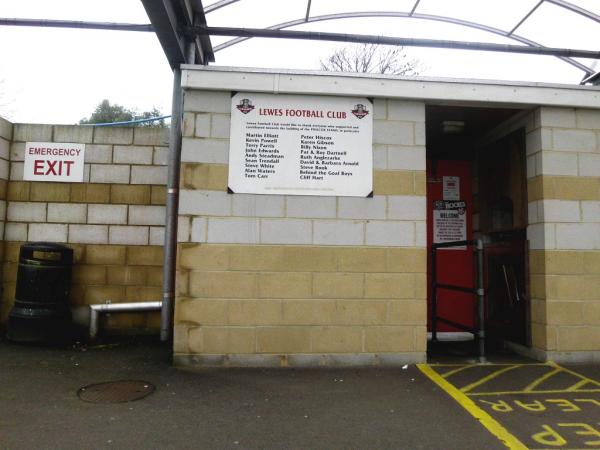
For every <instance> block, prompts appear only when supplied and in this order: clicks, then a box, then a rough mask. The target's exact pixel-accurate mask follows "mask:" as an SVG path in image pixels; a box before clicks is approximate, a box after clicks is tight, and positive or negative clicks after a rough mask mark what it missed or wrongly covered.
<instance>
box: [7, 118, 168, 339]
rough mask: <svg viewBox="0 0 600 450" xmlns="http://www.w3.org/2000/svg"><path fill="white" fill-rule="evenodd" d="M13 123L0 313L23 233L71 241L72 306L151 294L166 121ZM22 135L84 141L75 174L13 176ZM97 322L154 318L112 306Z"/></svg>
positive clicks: (154, 324) (128, 324) (18, 170)
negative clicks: (66, 179)
mask: <svg viewBox="0 0 600 450" xmlns="http://www.w3.org/2000/svg"><path fill="white" fill-rule="evenodd" d="M13 129H14V131H13V135H12V139H11V141H12V142H11V144H10V154H9V155H8V156H9V157H10V171H9V172H10V175H9V178H10V181H9V183H8V188H7V189H6V214H5V219H6V223H5V226H4V247H5V258H4V278H3V287H4V289H3V300H4V301H3V302H2V309H1V311H2V320H3V321H5V320H6V316H7V314H8V312H9V310H10V308H11V306H12V303H13V300H14V289H15V282H16V272H17V264H18V251H19V246H20V244H21V243H23V242H26V241H51V242H58V243H65V244H67V245H68V246H70V247H72V248H73V249H74V250H75V265H74V268H73V286H72V292H71V303H72V304H73V305H74V306H75V307H77V306H84V305H89V304H93V303H103V302H105V301H107V300H111V301H112V302H124V301H148V300H160V299H161V284H162V247H163V240H164V223H165V206H164V205H165V202H166V188H165V183H166V172H167V168H166V161H167V152H168V142H167V138H168V129H164V128H162V129H161V128H112V127H111V128H94V127H85V126H62V125H23V124H15V125H14V127H13ZM28 141H30V142H31V141H35V142H37V141H40V142H71V143H84V144H86V152H85V168H84V182H83V183H44V182H32V181H23V152H24V147H25V142H28ZM1 145H2V144H0V150H1V149H2V147H1ZM0 156H2V154H0ZM0 164H1V163H0ZM0 169H1V166H0ZM7 172H8V170H7ZM1 175H2V172H1V170H0V176H1ZM81 311H82V312H83V313H84V314H85V312H87V308H81ZM75 312H77V308H76V310H75ZM77 317H78V314H76V318H77ZM81 320H82V321H84V320H85V317H82V318H81ZM107 326H108V327H110V328H115V329H125V328H137V329H142V328H148V327H149V328H158V326H159V320H158V314H157V313H147V314H131V315H129V314H114V315H112V316H111V317H110V318H109V319H108V322H107Z"/></svg>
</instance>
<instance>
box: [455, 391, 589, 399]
mask: <svg viewBox="0 0 600 450" xmlns="http://www.w3.org/2000/svg"><path fill="white" fill-rule="evenodd" d="M580 392H581V393H582V394H590V393H591V394H595V393H600V389H579V390H578V391H565V390H564V389H556V390H553V389H549V390H546V391H530V392H525V391H499V392H472V393H469V394H467V395H468V396H469V397H481V396H484V395H513V394H578V393H580Z"/></svg>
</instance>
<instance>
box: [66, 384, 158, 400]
mask: <svg viewBox="0 0 600 450" xmlns="http://www.w3.org/2000/svg"><path fill="white" fill-rule="evenodd" d="M155 389H156V388H155V387H154V385H153V384H151V383H148V382H147V381H140V380H120V381H108V382H106V383H97V384H90V385H88V386H84V387H82V388H80V389H79V390H78V391H77V396H78V397H79V398H80V399H81V400H83V401H85V402H92V403H122V402H132V401H134V400H140V399H142V398H144V397H146V396H148V395H150V394H152V393H153V392H154V390H155Z"/></svg>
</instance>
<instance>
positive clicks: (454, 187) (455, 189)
mask: <svg viewBox="0 0 600 450" xmlns="http://www.w3.org/2000/svg"><path fill="white" fill-rule="evenodd" d="M442 189H443V190H442V195H443V197H444V200H460V178H459V177H442Z"/></svg>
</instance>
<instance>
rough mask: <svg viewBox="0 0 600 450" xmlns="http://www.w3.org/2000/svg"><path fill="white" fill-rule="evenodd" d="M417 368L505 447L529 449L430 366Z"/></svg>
mask: <svg viewBox="0 0 600 450" xmlns="http://www.w3.org/2000/svg"><path fill="white" fill-rule="evenodd" d="M417 367H418V368H419V370H420V371H421V372H423V373H424V374H425V375H426V376H427V377H428V378H429V379H430V380H431V381H433V382H434V383H435V384H437V385H438V386H439V387H440V388H442V389H443V390H444V391H445V392H446V393H447V394H448V395H450V397H452V398H453V399H454V400H456V401H457V402H458V404H460V405H461V406H462V407H463V408H465V409H466V410H467V411H468V412H469V414H471V415H472V416H473V417H475V418H476V419H477V420H478V421H479V422H480V423H481V424H482V425H483V426H484V427H485V428H487V430H488V431H489V432H490V433H492V434H493V435H494V436H496V437H497V438H498V439H500V441H501V442H502V443H503V444H504V445H506V446H507V447H508V448H510V449H513V450H527V447H526V446H525V445H523V443H522V442H521V441H519V439H517V438H516V437H515V436H514V435H512V434H511V433H509V432H508V430H507V429H506V428H504V427H503V426H502V425H500V423H499V422H497V421H496V420H495V419H494V418H493V417H492V416H490V415H489V414H488V413H487V412H485V411H484V410H483V409H481V408H480V407H478V406H477V405H476V404H475V402H473V400H471V399H470V398H469V397H467V396H466V395H465V394H464V393H462V392H461V391H459V390H458V389H457V388H455V387H454V386H453V385H452V384H450V383H449V382H448V381H446V380H445V379H444V378H442V376H441V375H440V374H438V373H437V372H436V371H435V370H433V369H432V368H431V367H430V366H428V365H427V364H417Z"/></svg>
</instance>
